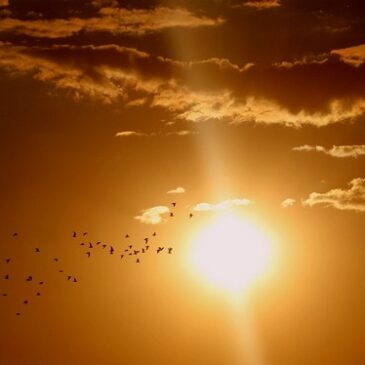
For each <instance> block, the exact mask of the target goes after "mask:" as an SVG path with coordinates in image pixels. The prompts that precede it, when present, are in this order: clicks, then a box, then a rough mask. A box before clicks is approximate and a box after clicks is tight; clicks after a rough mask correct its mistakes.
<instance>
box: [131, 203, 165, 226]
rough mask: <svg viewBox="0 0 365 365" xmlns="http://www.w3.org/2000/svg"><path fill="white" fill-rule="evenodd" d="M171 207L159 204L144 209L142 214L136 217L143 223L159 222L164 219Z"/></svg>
mask: <svg viewBox="0 0 365 365" xmlns="http://www.w3.org/2000/svg"><path fill="white" fill-rule="evenodd" d="M169 212H170V209H169V208H168V207H166V206H157V207H152V208H148V209H145V210H143V211H142V215H139V216H136V217H134V218H135V219H137V220H139V221H140V222H141V223H145V224H159V223H161V222H162V221H163V217H164V215H166V214H168V213H169Z"/></svg>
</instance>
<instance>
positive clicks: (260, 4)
mask: <svg viewBox="0 0 365 365" xmlns="http://www.w3.org/2000/svg"><path fill="white" fill-rule="evenodd" d="M242 6H247V7H250V8H255V9H257V10H263V9H271V8H278V7H280V6H281V2H280V0H252V1H247V2H245V3H243V4H242Z"/></svg>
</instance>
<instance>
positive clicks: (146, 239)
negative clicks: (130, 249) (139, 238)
mask: <svg viewBox="0 0 365 365" xmlns="http://www.w3.org/2000/svg"><path fill="white" fill-rule="evenodd" d="M144 243H145V244H146V245H147V243H148V238H147V237H146V238H145V239H144Z"/></svg>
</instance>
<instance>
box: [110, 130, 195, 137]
mask: <svg viewBox="0 0 365 365" xmlns="http://www.w3.org/2000/svg"><path fill="white" fill-rule="evenodd" d="M197 133H198V132H194V131H189V130H181V131H173V132H151V133H142V132H137V131H122V132H117V133H116V134H115V137H133V136H134V137H157V136H165V137H169V136H179V137H185V136H189V135H193V134H197Z"/></svg>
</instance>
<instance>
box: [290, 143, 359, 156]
mask: <svg viewBox="0 0 365 365" xmlns="http://www.w3.org/2000/svg"><path fill="white" fill-rule="evenodd" d="M293 151H304V152H312V151H314V152H321V153H325V154H326V155H329V156H332V157H337V158H347V157H353V158H357V157H359V156H364V155H365V145H340V146H335V145H334V146H332V148H326V147H323V146H310V145H303V146H298V147H294V148H293Z"/></svg>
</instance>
